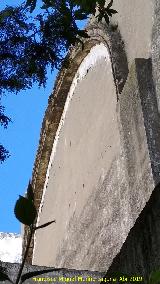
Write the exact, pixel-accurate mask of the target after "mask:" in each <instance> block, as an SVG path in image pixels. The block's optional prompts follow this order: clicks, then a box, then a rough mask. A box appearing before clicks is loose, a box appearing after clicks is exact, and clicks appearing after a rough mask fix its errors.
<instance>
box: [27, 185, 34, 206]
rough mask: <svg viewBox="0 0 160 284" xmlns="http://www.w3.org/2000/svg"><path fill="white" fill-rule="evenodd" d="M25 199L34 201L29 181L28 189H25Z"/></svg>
mask: <svg viewBox="0 0 160 284" xmlns="http://www.w3.org/2000/svg"><path fill="white" fill-rule="evenodd" d="M27 198H28V199H29V200H30V201H34V193H33V187H32V185H31V182H30V181H29V184H28V188H27Z"/></svg>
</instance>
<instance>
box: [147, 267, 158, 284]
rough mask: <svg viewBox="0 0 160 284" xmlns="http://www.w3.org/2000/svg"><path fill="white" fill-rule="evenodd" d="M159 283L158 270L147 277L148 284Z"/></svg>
mask: <svg viewBox="0 0 160 284" xmlns="http://www.w3.org/2000/svg"><path fill="white" fill-rule="evenodd" d="M159 283H160V270H157V271H152V272H151V274H150V276H149V284H159Z"/></svg>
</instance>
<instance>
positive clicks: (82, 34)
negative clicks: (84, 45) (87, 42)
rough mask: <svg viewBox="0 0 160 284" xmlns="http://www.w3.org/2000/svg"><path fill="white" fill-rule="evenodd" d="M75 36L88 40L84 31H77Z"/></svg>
mask: <svg viewBox="0 0 160 284" xmlns="http://www.w3.org/2000/svg"><path fill="white" fill-rule="evenodd" d="M77 34H78V35H79V36H81V37H84V38H90V36H89V35H88V34H87V32H86V31H84V30H79V31H77Z"/></svg>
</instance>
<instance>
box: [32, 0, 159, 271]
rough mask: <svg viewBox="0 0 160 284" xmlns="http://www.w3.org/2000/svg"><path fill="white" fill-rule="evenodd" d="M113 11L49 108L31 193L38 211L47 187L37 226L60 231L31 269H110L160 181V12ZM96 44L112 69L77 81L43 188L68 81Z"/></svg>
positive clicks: (98, 69)
mask: <svg viewBox="0 0 160 284" xmlns="http://www.w3.org/2000/svg"><path fill="white" fill-rule="evenodd" d="M114 7H115V8H116V9H117V10H118V12H119V13H118V15H115V17H113V21H112V24H111V25H110V27H106V25H105V24H98V23H97V22H94V21H91V22H90V24H89V26H88V29H89V34H90V36H91V38H90V39H89V40H88V39H87V40H86V41H85V44H84V46H85V48H84V51H82V50H80V47H76V48H75V49H73V50H72V52H71V53H70V55H69V57H70V59H71V62H70V65H69V68H68V70H66V69H65V68H63V69H62V70H61V72H60V74H59V76H58V79H57V82H56V87H55V90H54V93H53V94H52V95H51V97H50V100H49V106H48V109H47V111H46V114H45V118H44V122H43V126H42V132H41V140H40V146H39V150H38V154H37V158H36V163H35V168H34V172H33V185H34V188H35V195H36V206H37V208H39V205H40V201H41V197H42V192H43V190H44V184H45V187H48V190H47V191H46V195H45V202H44V205H43V208H42V212H41V213H40V215H39V217H40V223H43V222H46V221H49V220H50V219H53V218H56V221H57V222H56V224H55V225H53V226H52V228H51V227H50V228H47V229H46V230H43V231H41V232H40V233H41V234H37V235H36V243H35V251H34V259H33V262H34V263H38V264H44V263H45V265H49V266H53V265H56V266H64V267H70V268H78V269H90V270H99V271H103V270H107V269H108V268H109V266H110V265H111V263H112V261H113V259H114V257H115V256H116V255H117V253H118V252H119V251H120V249H121V247H122V245H123V243H124V242H125V240H126V238H127V235H128V233H129V231H130V229H131V228H132V227H133V226H134V223H135V222H136V219H137V218H138V216H139V214H140V212H141V211H142V209H143V208H144V207H145V204H146V202H147V201H148V200H149V198H150V196H151V193H152V190H153V188H154V184H155V183H157V182H159V157H160V153H159V149H160V147H159V141H160V132H159V129H160V124H159V123H160V122H159V113H158V106H157V98H158V96H159V71H158V70H159V49H158V46H159V45H158V43H159V41H158V39H159V35H158V25H159V11H160V10H159V8H158V7H159V3H158V1H153V0H150V1H146V0H135V1H133V0H128V1H127V4H126V5H124V3H123V1H119V0H115V1H114ZM115 24H118V28H117V29H116V26H115ZM99 43H103V44H104V45H105V46H106V47H107V49H108V53H109V58H110V61H107V62H108V63H107V62H105V61H104V62H103V61H102V60H99V61H97V64H95V65H94V66H92V68H91V69H90V70H89V72H88V73H87V74H86V76H85V78H83V80H82V81H80V82H78V84H77V86H76V88H75V90H74V95H73V97H72V99H71V100H70V106H69V108H68V112H67V115H66V116H65V120H64V125H63V129H62V131H61V133H60V135H59V142H58V143H57V148H56V155H55V156H54V160H53V161H52V163H51V162H50V165H51V164H52V165H51V167H50V172H49V174H48V176H47V179H46V173H47V168H48V164H49V160H50V161H51V159H52V158H51V159H50V157H51V151H52V145H53V142H54V138H55V136H56V133H57V129H58V126H59V122H60V119H61V117H62V113H63V110H64V106H65V102H66V99H67V96H68V93H69V90H70V87H71V84H72V81H73V79H74V76H75V74H76V72H77V69H78V68H79V66H80V64H81V63H82V61H83V59H84V58H85V57H86V56H87V54H88V53H89V51H90V49H91V48H92V47H93V46H94V45H96V44H99ZM137 58H139V59H137ZM152 67H153V68H152ZM152 69H153V70H152ZM152 71H153V74H152ZM127 76H128V77H127ZM106 145H107V147H105V146H106ZM110 146H111V147H110ZM48 177H49V179H48ZM146 181H147V182H146ZM47 192H48V193H47ZM52 193H53V194H52ZM44 243H46V244H47V245H46V246H45V248H44ZM32 246H33V243H32ZM31 257H32V248H31V255H30V256H29V259H31ZM142 257H143V256H142Z"/></svg>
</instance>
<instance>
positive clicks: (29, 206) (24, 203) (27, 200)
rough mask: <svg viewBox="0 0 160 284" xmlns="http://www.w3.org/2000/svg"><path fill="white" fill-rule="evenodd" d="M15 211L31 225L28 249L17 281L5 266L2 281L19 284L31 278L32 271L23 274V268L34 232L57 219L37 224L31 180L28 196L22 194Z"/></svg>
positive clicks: (2, 271)
mask: <svg viewBox="0 0 160 284" xmlns="http://www.w3.org/2000/svg"><path fill="white" fill-rule="evenodd" d="M14 213H15V216H16V218H17V219H18V220H19V221H20V222H21V223H22V224H24V225H27V226H29V231H30V233H29V238H28V242H27V246H26V250H25V253H24V256H23V260H22V263H21V265H20V268H19V272H18V275H17V279H16V282H15V283H13V282H12V281H11V279H10V278H9V276H8V274H7V272H6V270H5V269H4V268H3V267H0V282H1V281H5V280H8V281H9V282H11V283H12V284H18V283H19V281H20V280H21V282H23V281H25V280H26V279H28V278H30V273H26V274H24V275H23V276H22V271H23V268H24V265H25V261H26V258H27V255H28V250H29V247H30V243H31V240H32V237H33V234H34V232H35V231H36V230H38V229H42V228H45V227H47V226H49V225H51V224H52V223H55V222H56V221H55V220H53V221H50V222H47V223H45V224H43V225H40V226H38V227H36V226H35V220H36V217H37V210H36V207H35V205H34V192H33V187H32V184H31V182H29V184H28V188H27V194H26V197H23V196H21V195H20V197H19V199H18V200H17V201H16V204H15V208H14ZM40 273H42V272H39V274H40ZM32 274H34V272H32ZM37 275H38V274H37Z"/></svg>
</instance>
